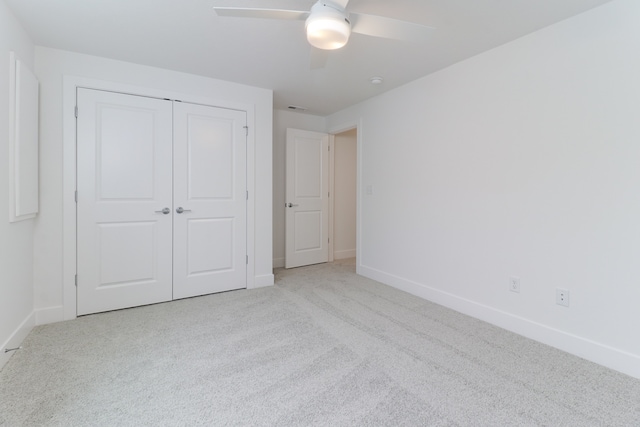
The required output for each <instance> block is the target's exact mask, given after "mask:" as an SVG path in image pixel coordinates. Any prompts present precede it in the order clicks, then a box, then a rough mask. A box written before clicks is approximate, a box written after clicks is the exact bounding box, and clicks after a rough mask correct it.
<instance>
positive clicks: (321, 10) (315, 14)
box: [213, 0, 434, 68]
mask: <svg viewBox="0 0 640 427" xmlns="http://www.w3.org/2000/svg"><path fill="white" fill-rule="evenodd" d="M348 3H349V0H319V1H317V2H316V3H315V4H314V5H313V6H312V7H311V10H289V9H284V8H283V9H279V8H240V7H219V6H214V7H213V9H214V10H215V11H216V13H217V14H218V15H219V16H230V17H238V18H267V19H284V20H299V21H305V28H306V32H307V40H308V42H309V43H310V44H311V46H313V47H315V48H317V49H321V51H318V50H316V49H313V50H312V56H311V67H312V68H322V66H324V62H325V61H326V57H327V55H326V51H328V50H334V49H339V48H341V47H343V46H344V45H346V44H347V42H348V41H349V37H350V36H351V33H356V34H364V35H367V36H374V37H383V38H388V39H396V40H403V41H409V42H416V43H420V42H423V41H425V40H426V39H428V37H429V35H430V34H431V32H432V31H433V30H434V28H433V27H428V26H426V25H420V24H416V23H413V22H408V21H400V20H397V19H393V18H387V17H383V16H375V15H367V14H363V13H354V12H351V13H350V12H348V11H347V10H346V8H347V4H348ZM276 4H277V2H276ZM323 51H324V52H323Z"/></svg>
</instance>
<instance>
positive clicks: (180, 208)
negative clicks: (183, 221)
mask: <svg viewBox="0 0 640 427" xmlns="http://www.w3.org/2000/svg"><path fill="white" fill-rule="evenodd" d="M176 212H178V213H179V214H181V213H183V212H191V209H182V206H180V207H179V208H177V209H176Z"/></svg>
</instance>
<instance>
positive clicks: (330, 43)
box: [306, 1, 351, 50]
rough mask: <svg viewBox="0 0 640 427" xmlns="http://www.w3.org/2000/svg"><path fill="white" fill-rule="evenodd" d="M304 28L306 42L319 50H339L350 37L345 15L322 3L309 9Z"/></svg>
mask: <svg viewBox="0 0 640 427" xmlns="http://www.w3.org/2000/svg"><path fill="white" fill-rule="evenodd" d="M306 28H307V40H308V41H309V43H310V44H311V45H312V46H315V47H317V48H319V49H326V50H333V49H339V48H341V47H342V46H344V45H345V44H347V41H349V36H350V35H351V22H349V18H348V16H347V13H346V12H345V11H344V10H340V9H337V8H336V7H335V6H332V5H330V4H326V3H324V2H322V1H319V2H318V3H316V4H314V5H313V7H312V8H311V13H310V14H309V17H308V18H307V22H306Z"/></svg>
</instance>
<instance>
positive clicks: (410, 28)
mask: <svg viewBox="0 0 640 427" xmlns="http://www.w3.org/2000/svg"><path fill="white" fill-rule="evenodd" d="M349 19H350V20H351V31H352V32H354V33H358V34H365V35H367V36H374V37H384V38H387V39H395V40H403V41H409V42H416V43H420V42H424V41H426V40H428V39H429V37H430V35H431V33H432V32H433V31H434V30H435V28H433V27H428V26H426V25H420V24H414V23H413V22H408V21H400V20H398V19H393V18H385V17H383V16H375V15H365V14H362V13H351V14H349Z"/></svg>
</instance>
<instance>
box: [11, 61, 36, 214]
mask: <svg viewBox="0 0 640 427" xmlns="http://www.w3.org/2000/svg"><path fill="white" fill-rule="evenodd" d="M9 61H10V73H9V80H10V81H9V85H10V86H9V102H10V108H9V114H10V117H9V124H10V143H9V147H10V148H9V157H10V158H9V174H10V178H9V179H10V190H9V221H10V222H16V221H22V220H26V219H31V218H34V217H35V216H36V215H37V213H38V198H39V194H38V193H39V187H38V96H39V94H38V91H39V86H38V80H37V79H36V76H35V75H34V74H33V72H31V70H29V69H28V68H27V66H26V65H25V64H24V63H23V62H22V61H20V60H19V59H17V58H16V56H15V54H14V53H13V52H10V53H9Z"/></svg>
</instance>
